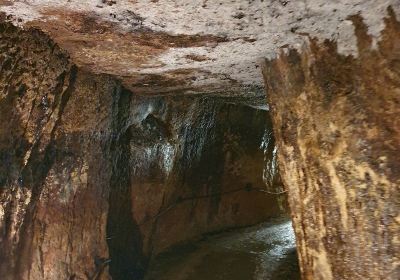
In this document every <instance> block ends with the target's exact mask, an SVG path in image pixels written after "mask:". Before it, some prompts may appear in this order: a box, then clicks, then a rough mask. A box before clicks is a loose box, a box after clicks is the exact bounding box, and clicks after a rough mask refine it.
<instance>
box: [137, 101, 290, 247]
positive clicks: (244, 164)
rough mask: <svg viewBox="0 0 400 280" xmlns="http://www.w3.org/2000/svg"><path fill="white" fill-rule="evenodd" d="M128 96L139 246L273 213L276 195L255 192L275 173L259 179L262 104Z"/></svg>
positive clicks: (264, 127)
mask: <svg viewBox="0 0 400 280" xmlns="http://www.w3.org/2000/svg"><path fill="white" fill-rule="evenodd" d="M133 102H134V104H133V105H132V108H140V112H138V111H137V110H136V109H133V113H132V115H131V120H130V124H129V130H130V131H131V132H130V133H131V135H132V136H133V137H132V139H131V141H130V153H131V163H130V166H131V171H130V172H131V186H132V199H133V214H134V217H135V220H136V221H137V222H138V223H139V224H140V228H141V232H142V234H143V237H144V241H145V242H144V250H145V251H146V252H148V253H149V254H154V253H158V252H160V250H163V249H165V248H167V247H168V246H170V245H171V244H174V243H177V242H179V241H182V240H187V239H189V238H192V237H194V236H196V235H197V233H198V232H210V231H216V230H222V229H224V228H226V227H236V226H244V225H248V224H255V223H257V222H260V221H262V220H265V219H266V218H268V217H271V215H277V214H279V212H280V211H281V210H280V203H279V201H278V200H277V199H278V198H280V196H277V195H271V194H268V193H265V192H261V191H264V190H266V186H265V184H266V183H268V184H271V185H273V186H274V187H275V188H278V187H279V185H278V184H277V183H276V178H275V177H277V176H275V177H274V178H269V177H267V178H265V180H267V182H265V180H264V179H263V170H264V160H265V161H266V162H267V163H269V162H270V161H271V159H272V157H271V156H270V151H269V150H268V149H271V147H270V145H273V143H272V142H271V143H269V144H270V145H269V146H268V145H267V146H266V147H265V151H266V154H265V155H264V147H262V146H261V144H262V141H263V137H265V136H264V134H265V133H269V132H270V131H271V128H270V121H269V120H268V119H267V112H266V111H262V110H255V109H253V108H250V107H247V106H243V105H235V104H228V103H226V102H225V101H224V99H218V98H193V97H187V98H182V97H170V98H151V99H149V98H142V99H139V98H137V99H135V100H134V101H133ZM275 175H276V174H275ZM274 180H275V181H274ZM270 191H271V192H274V191H275V189H274V188H272V189H271V190H270ZM149 200H150V201H151V203H148V201H149ZM282 204H283V203H282ZM171 225H173V226H172V227H171Z"/></svg>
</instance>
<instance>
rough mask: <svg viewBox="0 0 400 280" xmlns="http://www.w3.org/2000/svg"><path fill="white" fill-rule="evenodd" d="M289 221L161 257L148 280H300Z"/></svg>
mask: <svg viewBox="0 0 400 280" xmlns="http://www.w3.org/2000/svg"><path fill="white" fill-rule="evenodd" d="M295 246H296V245H295V237H294V233H293V229H292V225H291V222H290V221H287V220H275V221H271V222H268V223H264V224H262V225H258V226H254V227H250V228H245V229H238V230H233V231H229V232H224V233H219V234H215V235H211V236H207V237H206V238H205V239H204V240H202V241H199V242H197V243H194V244H191V245H185V246H182V247H180V248H175V249H173V250H171V251H169V252H167V253H164V254H162V255H160V256H158V257H157V258H156V259H155V260H154V261H153V262H152V265H151V267H150V270H149V271H148V273H147V276H146V280H265V279H271V280H283V279H285V280H297V279H300V274H299V267H298V262H297V257H296V247H295Z"/></svg>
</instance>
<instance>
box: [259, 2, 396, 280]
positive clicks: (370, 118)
mask: <svg viewBox="0 0 400 280" xmlns="http://www.w3.org/2000/svg"><path fill="white" fill-rule="evenodd" d="M351 19H352V21H353V24H354V26H355V34H356V37H357V39H358V52H359V53H358V57H353V56H344V55H341V54H339V53H338V52H337V46H336V45H335V43H333V42H328V41H326V42H323V43H322V42H318V41H317V40H311V42H310V44H309V47H308V48H305V49H304V50H303V51H302V52H300V53H299V52H298V51H295V50H290V51H289V52H282V53H281V55H280V57H279V58H277V59H275V60H272V61H267V63H266V65H265V67H264V78H265V82H266V86H267V94H268V98H269V104H270V106H271V115H272V119H273V125H274V131H275V136H276V139H277V144H278V153H279V156H278V161H279V167H280V170H281V175H282V178H283V181H284V184H285V185H286V187H287V189H288V193H289V203H290V207H291V214H292V218H293V222H294V228H295V232H296V236H297V244H298V254H299V258H300V264H301V270H302V275H303V277H304V279H324V280H327V279H399V278H400V270H399V257H400V253H399V252H400V241H399V229H400V227H399V223H400V215H399V212H400V211H399V210H400V201H399V185H400V161H399V158H400V118H399V116H400V63H399V62H400V49H399V46H400V23H399V21H397V20H396V18H395V15H394V13H393V12H392V11H391V10H389V16H388V17H387V19H386V20H385V22H386V29H385V30H384V31H383V33H382V36H381V39H380V42H379V43H378V45H377V48H372V39H371V38H370V37H369V36H368V34H367V28H366V26H365V25H364V24H363V22H362V19H361V18H360V17H359V16H354V17H352V18H351Z"/></svg>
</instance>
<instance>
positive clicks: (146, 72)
mask: <svg viewBox="0 0 400 280" xmlns="http://www.w3.org/2000/svg"><path fill="white" fill-rule="evenodd" d="M389 5H391V6H392V8H393V9H394V10H395V11H396V13H397V15H399V11H400V0H387V1H386V0H330V1H326V0H291V1H290V0H287V1H283V0H232V1H229V0H219V1H217V0H208V1H207V0H202V1H200V0H114V1H112V0H86V1H85V0H24V1H23V0H20V1H18V0H16V1H3V0H0V12H2V13H3V15H5V16H6V18H7V19H8V20H10V21H13V22H14V23H15V24H18V25H20V26H22V27H24V28H29V27H35V28H39V29H41V30H43V31H44V32H45V33H47V34H49V35H50V36H51V37H52V38H53V39H54V40H55V41H56V42H57V43H58V44H59V45H60V46H61V47H62V48H64V49H66V50H67V51H68V52H69V53H70V55H71V57H72V59H73V61H74V62H75V63H76V64H77V65H79V66H81V67H83V68H85V69H89V70H90V71H94V72H96V73H108V74H112V75H115V76H117V77H119V78H120V79H121V80H122V81H123V83H124V85H125V86H126V87H128V88H130V89H131V90H133V91H134V92H135V93H137V94H166V93H172V92H180V93H185V94H188V93H204V92H220V93H228V94H233V93H235V92H236V93H238V92H240V93H242V94H254V93H255V94H257V92H261V91H262V84H263V82H262V75H261V71H260V63H261V61H262V59H263V58H265V57H269V58H271V57H273V56H275V55H276V54H277V53H278V50H279V49H281V48H287V47H295V48H299V47H301V46H302V45H303V44H304V42H305V41H306V40H307V37H308V36H312V37H318V38H320V39H333V40H336V41H337V42H338V47H339V51H340V52H342V53H346V54H353V55H357V51H356V44H355V37H354V35H353V26H352V23H351V21H349V20H348V16H349V15H354V14H358V13H359V14H361V15H362V17H363V18H364V21H365V23H366V24H367V26H368V27H369V33H370V34H371V35H372V36H373V38H374V39H377V38H378V37H379V33H380V31H381V30H382V28H383V21H382V18H383V17H384V16H385V14H386V9H387V7H388V6H389ZM3 17H4V16H3Z"/></svg>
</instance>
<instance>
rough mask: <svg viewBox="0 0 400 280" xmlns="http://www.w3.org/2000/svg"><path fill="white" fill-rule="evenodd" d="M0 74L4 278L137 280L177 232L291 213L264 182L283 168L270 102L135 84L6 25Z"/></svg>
mask: <svg viewBox="0 0 400 280" xmlns="http://www.w3.org/2000/svg"><path fill="white" fill-rule="evenodd" d="M0 73H1V75H0V89H1V93H0V122H1V124H2V125H1V126H0V162H1V164H0V252H1V253H0V275H1V278H2V279H18V280H19V279H109V278H110V277H113V278H114V279H125V278H128V279H141V277H142V276H143V274H144V270H145V268H146V266H147V263H148V261H149V258H150V257H151V256H153V255H155V254H157V253H159V252H161V251H162V250H164V249H166V248H168V247H170V246H172V245H174V244H176V243H179V242H184V241H187V240H191V239H193V238H195V237H198V236H199V235H201V234H202V233H206V232H210V231H218V230H223V229H226V228H229V227H236V226H244V225H249V224H253V223H257V222H260V221H263V220H265V219H266V218H268V217H271V216H276V215H279V214H281V213H282V207H281V205H282V203H281V200H282V197H281V196H277V195H271V194H268V193H265V192H262V191H264V190H265V185H266V184H267V185H268V186H269V190H270V191H273V190H274V185H275V183H274V182H275V181H276V180H277V179H276V178H278V175H277V174H276V175H273V174H275V173H274V170H275V169H273V168H272V169H271V167H273V166H274V164H272V163H271V160H273V158H274V157H273V154H274V153H273V150H274V148H273V141H267V140H271V133H270V120H269V119H268V116H267V114H266V112H265V111H261V110H256V109H254V108H250V107H248V106H244V105H237V104H231V103H230V102H227V100H226V99H218V98H214V97H209V98H207V97H198V98H195V97H185V98H183V97H151V98H150V97H139V96H135V95H134V94H133V93H132V92H130V91H127V90H126V89H124V87H122V86H121V84H120V82H119V81H118V80H116V79H115V78H113V77H111V76H109V75H98V74H97V75H94V74H91V73H90V72H87V71H85V70H84V69H80V68H77V67H76V66H75V65H73V64H72V63H71V62H70V60H69V57H68V54H67V53H66V52H64V51H63V50H61V49H60V48H59V47H58V46H57V45H55V44H54V43H53V42H52V41H51V40H50V39H49V38H48V37H47V36H46V35H44V34H43V33H41V32H39V31H36V30H34V29H29V30H21V29H19V28H16V27H14V26H13V25H11V24H4V23H3V24H0ZM262 143H264V144H263V145H261V144H262ZM271 171H272V173H271ZM263 172H264V174H267V173H268V174H272V175H273V176H272V177H271V176H264V178H263ZM274 180H275V181H274ZM276 185H277V188H278V189H279V188H280V186H278V184H276ZM260 190H261V191H260Z"/></svg>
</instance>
